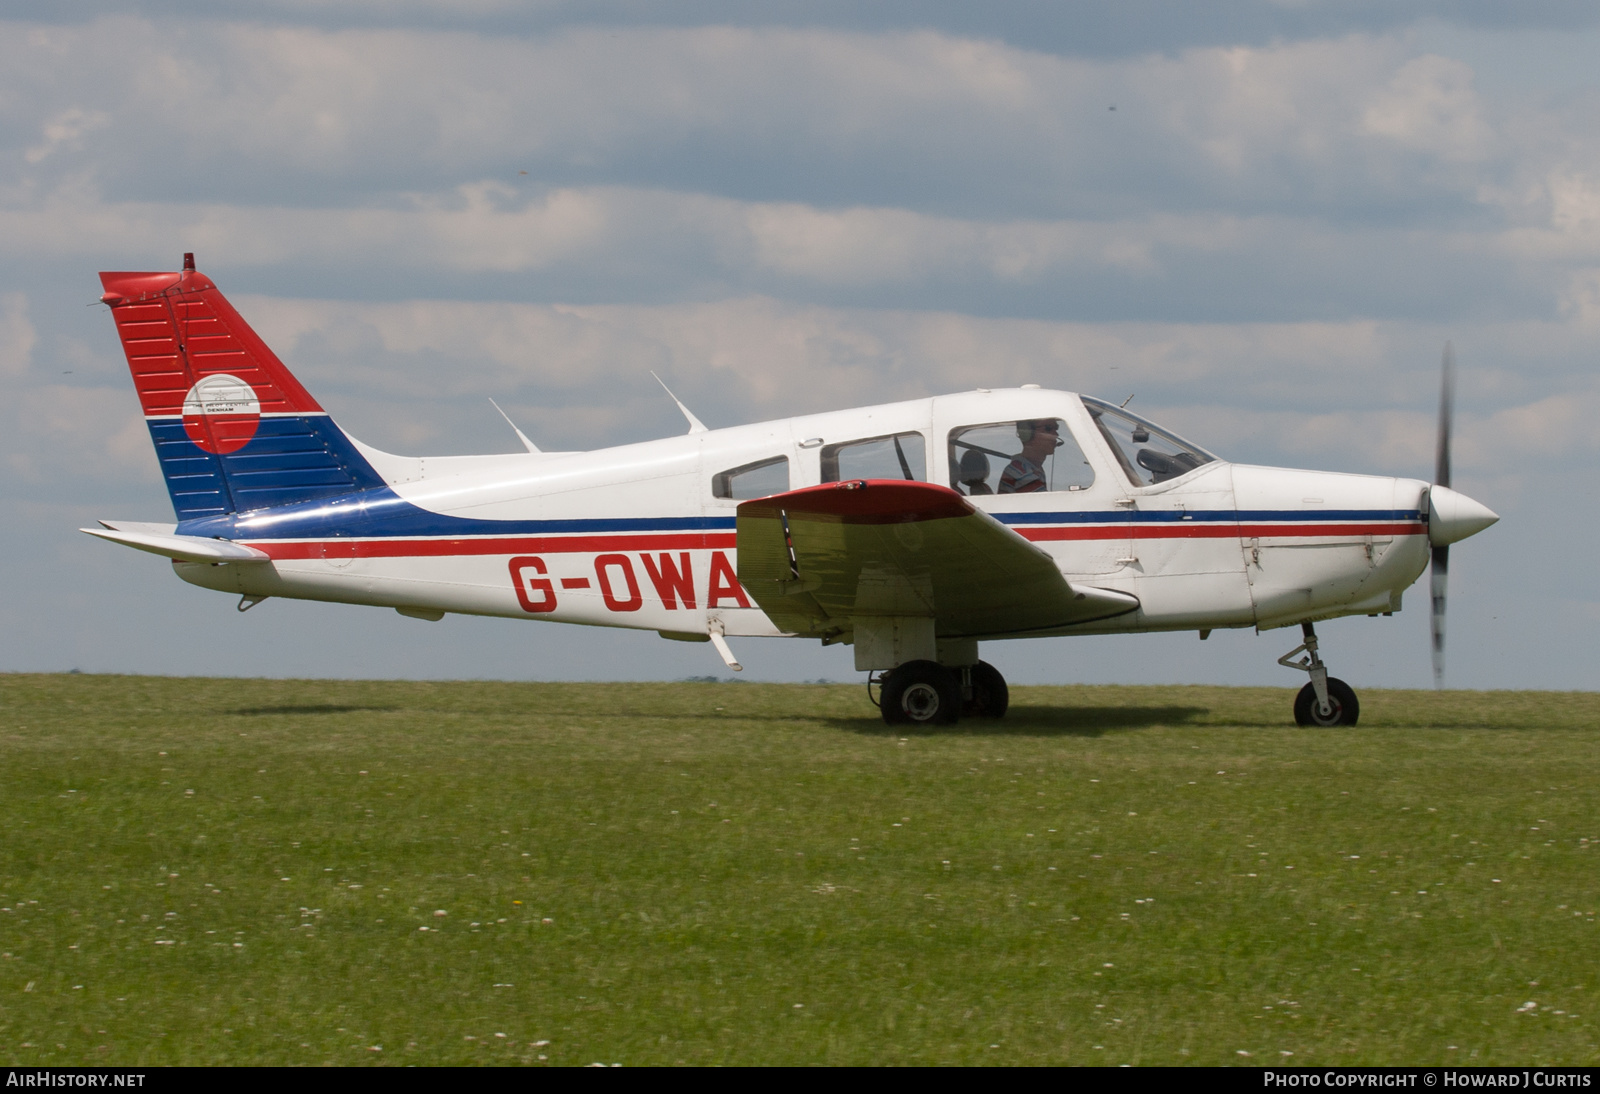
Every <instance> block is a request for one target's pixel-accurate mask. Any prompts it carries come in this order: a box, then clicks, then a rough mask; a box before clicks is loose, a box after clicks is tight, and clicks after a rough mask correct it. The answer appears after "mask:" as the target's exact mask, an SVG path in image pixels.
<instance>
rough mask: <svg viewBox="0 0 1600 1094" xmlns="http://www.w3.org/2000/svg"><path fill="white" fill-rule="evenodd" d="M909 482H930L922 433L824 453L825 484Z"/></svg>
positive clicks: (874, 439) (837, 447)
mask: <svg viewBox="0 0 1600 1094" xmlns="http://www.w3.org/2000/svg"><path fill="white" fill-rule="evenodd" d="M849 479H908V480H910V481H912V482H927V481H928V458H927V443H926V442H925V441H924V440H923V439H922V434H921V433H895V434H893V435H891V436H887V437H867V438H864V439H862V440H859V441H845V442H843V443H841V444H830V445H827V446H826V447H824V448H823V450H822V481H823V482H844V481H847V480H849Z"/></svg>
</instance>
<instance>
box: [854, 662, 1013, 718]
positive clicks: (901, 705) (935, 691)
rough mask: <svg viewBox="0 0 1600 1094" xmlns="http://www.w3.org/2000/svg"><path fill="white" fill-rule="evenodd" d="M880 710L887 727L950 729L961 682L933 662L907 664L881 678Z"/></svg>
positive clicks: (958, 712)
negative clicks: (887, 724) (937, 727)
mask: <svg viewBox="0 0 1600 1094" xmlns="http://www.w3.org/2000/svg"><path fill="white" fill-rule="evenodd" d="M997 675H998V674H997ZM881 707H882V710H883V720H884V721H885V722H887V723H889V724H890V725H908V724H909V725H924V726H926V725H951V724H952V723H954V722H955V721H956V719H957V718H959V717H961V680H960V678H959V677H957V676H956V674H955V673H953V672H951V671H950V670H949V669H947V668H945V667H944V666H943V665H940V664H938V663H937V662H934V661H907V662H906V663H905V664H903V665H901V666H900V667H899V668H895V669H890V670H889V672H888V673H887V674H886V675H885V676H884V678H883V698H882V701H881Z"/></svg>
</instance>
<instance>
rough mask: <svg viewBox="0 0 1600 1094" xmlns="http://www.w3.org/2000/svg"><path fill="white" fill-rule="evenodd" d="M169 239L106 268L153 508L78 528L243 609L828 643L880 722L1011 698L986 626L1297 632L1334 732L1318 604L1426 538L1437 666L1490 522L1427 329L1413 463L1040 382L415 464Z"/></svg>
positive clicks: (974, 710)
mask: <svg viewBox="0 0 1600 1094" xmlns="http://www.w3.org/2000/svg"><path fill="white" fill-rule="evenodd" d="M184 258H185V261H184V268H183V270H181V271H179V272H177V273H102V274H101V275H100V278H101V281H102V283H103V284H104V287H105V293H104V295H103V296H102V298H101V299H102V300H103V301H104V302H105V303H106V304H107V305H109V307H110V310H111V314H112V317H113V319H114V320H115V323H116V328H117V332H118V335H119V336H120V338H121V341H122V345H123V349H124V351H125V353H126V355H127V359H128V366H129V369H130V370H131V372H132V375H133V381H134V387H135V389H136V391H137V393H138V396H139V400H140V403H141V406H142V408H143V411H144V416H145V421H146V423H147V425H148V427H149V430H150V435H151V439H152V441H153V442H154V444H155V450H156V456H157V460H158V462H159V464H160V467H161V471H162V474H163V475H164V476H165V479H166V483H167V488H168V492H169V494H170V496H171V498H172V504H173V509H174V511H175V515H176V521H175V522H173V523H151V522H130V521H113V520H105V521H101V522H100V524H101V525H102V526H101V527H100V528H86V529H83V531H85V532H88V533H89V534H90V535H94V536H98V537H100V538H102V539H106V540H110V541H112V542H115V543H120V544H122V545H123V546H127V547H132V548H134V549H135V550H139V551H145V552H148V553H151V554H156V555H160V556H163V557H166V558H168V559H171V560H172V566H173V569H174V571H175V572H176V573H177V575H178V576H179V577H180V578H182V579H183V580H185V581H188V582H190V583H192V584H195V585H199V586H202V587H204V588H208V589H216V590H219V591H223V592H228V593H232V594H235V595H237V596H239V598H240V600H239V610H240V611H245V610H247V609H249V608H252V607H254V606H255V605H256V604H259V603H260V602H261V601H263V600H265V599H267V598H269V597H284V598H289V599H301V600H323V601H336V602H340V603H348V604H366V605H377V606H384V607H390V608H393V609H395V610H396V611H398V612H399V613H400V614H402V615H405V616H409V617H412V618H417V619H427V620H437V619H441V618H443V616H444V615H445V614H446V613H451V612H454V613H460V614H466V615H492V616H509V617H513V618H519V619H528V620H539V621H546V622H561V623H577V624H588V625H596V626H607V627H631V628H637V629H642V630H653V631H656V632H658V633H659V634H660V635H661V637H663V638H667V639H672V640H677V641H686V642H705V643H708V644H709V645H710V646H711V647H712V648H714V649H715V650H716V651H717V652H718V654H719V655H720V656H721V657H722V659H723V660H724V661H725V662H726V663H727V664H728V665H729V667H731V668H733V669H735V670H738V669H739V667H740V666H739V664H738V661H737V660H736V658H735V655H734V652H733V649H732V646H731V644H730V642H729V639H734V640H739V639H744V638H757V637H761V638H767V637H791V638H793V637H798V638H809V639H814V640H818V641H820V642H821V643H822V644H823V645H847V646H850V647H851V648H852V651H853V654H854V663H855V667H856V669H857V670H858V671H862V672H866V673H868V674H869V676H868V680H869V685H878V686H880V687H881V699H880V700H879V705H880V707H881V710H882V713H883V717H884V719H885V720H886V721H888V722H891V723H901V722H913V723H919V722H920V723H949V722H953V721H955V720H957V719H959V718H961V717H963V716H968V717H990V718H997V717H1001V716H1002V715H1004V714H1005V711H1006V706H1007V702H1008V697H1007V689H1006V683H1005V679H1004V677H1003V676H1002V675H1001V673H1000V672H999V671H998V670H997V669H995V668H994V667H993V666H992V665H990V664H989V663H988V662H986V661H983V660H980V658H979V648H980V644H981V643H987V642H995V641H999V640H1002V639H1021V638H1033V637H1045V636H1056V635H1094V634H1113V633H1129V632H1146V631H1179V630H1195V631H1198V632H1199V634H1200V637H1201V638H1202V639H1204V638H1206V637H1208V636H1209V635H1210V633H1211V631H1212V630H1213V629H1215V628H1218V627H1254V628H1256V629H1258V630H1268V629H1272V628H1278V627H1287V626H1296V625H1297V626H1299V627H1300V628H1301V633H1302V639H1303V640H1302V642H1301V643H1300V645H1299V646H1297V647H1296V648H1295V649H1294V650H1293V651H1291V652H1290V653H1288V654H1286V655H1284V657H1282V658H1280V659H1279V663H1280V664H1283V665H1285V666H1287V667H1290V668H1296V669H1300V670H1302V671H1304V672H1305V673H1307V675H1308V677H1309V680H1308V682H1307V683H1306V685H1305V687H1304V688H1302V689H1301V690H1300V693H1299V695H1298V696H1297V697H1296V700H1295V704H1294V716H1295V720H1296V721H1297V722H1299V723H1300V724H1302V725H1354V724H1355V723H1356V721H1357V719H1358V717H1359V715H1360V707H1359V703H1358V700H1357V698H1356V695H1355V692H1354V691H1353V690H1352V689H1351V688H1350V687H1349V686H1348V685H1347V684H1345V683H1344V682H1343V681H1341V680H1338V679H1336V678H1334V677H1331V676H1329V675H1328V670H1327V666H1326V665H1325V663H1324V662H1323V660H1322V658H1321V655H1320V652H1319V649H1318V641H1317V636H1316V630H1315V624H1316V623H1318V622H1320V621H1322V620H1325V619H1333V618H1337V617H1339V616H1347V615H1384V616H1386V615H1392V614H1393V613H1394V612H1397V611H1399V610H1400V607H1401V599H1402V595H1403V594H1404V592H1405V590H1406V589H1407V588H1409V587H1410V586H1411V585H1412V584H1413V583H1414V582H1415V581H1416V580H1417V578H1418V577H1420V576H1421V574H1422V571H1423V570H1424V569H1425V568H1427V567H1428V566H1429V563H1430V560H1431V564H1432V576H1431V586H1432V589H1431V591H1432V620H1433V648H1434V671H1435V678H1436V681H1437V680H1442V675H1443V653H1444V616H1445V587H1446V578H1447V574H1448V568H1449V549H1450V545H1451V544H1453V543H1456V542H1458V541H1460V540H1462V539H1465V538H1467V537H1468V536H1471V535H1474V534H1475V533H1477V532H1480V531H1482V530H1483V529H1485V528H1487V527H1488V526H1489V525H1491V524H1493V523H1494V522H1495V521H1496V520H1497V519H1498V518H1497V517H1496V516H1495V514H1494V513H1492V512H1490V511H1489V510H1488V509H1487V508H1485V507H1484V506H1482V505H1480V504H1479V503H1477V502H1475V501H1473V500H1472V499H1471V498H1468V497H1466V496H1464V495H1462V494H1459V493H1457V492H1456V491H1454V490H1452V489H1450V429H1451V409H1450V407H1451V391H1452V383H1453V381H1452V370H1453V365H1452V361H1451V350H1450V348H1449V347H1448V346H1447V347H1446V350H1445V365H1444V379H1443V390H1442V394H1441V399H1440V417H1439V442H1438V447H1437V466H1436V470H1435V475H1434V482H1433V483H1432V484H1429V483H1425V482H1422V481H1419V480H1417V479H1409V478H1397V477H1388V476H1373V475H1348V474H1337V473H1332V472H1323V471H1300V470H1292V469H1287V468H1275V467H1255V466H1250V465H1246V464H1235V463H1230V462H1228V461H1227V460H1224V459H1221V458H1219V457H1217V456H1216V455H1214V454H1212V453H1211V452H1209V451H1207V450H1205V449H1203V448H1201V447H1199V446H1198V445H1195V444H1193V443H1191V442H1189V441H1187V440H1185V439H1184V438H1182V437H1179V436H1178V435H1177V434H1175V433H1172V432H1171V431H1169V430H1165V429H1163V428H1161V427H1160V426H1158V425H1156V424H1155V423H1153V422H1150V421H1147V420H1145V419H1144V418H1142V417H1140V416H1139V415H1136V414H1133V413H1130V412H1129V411H1128V410H1126V409H1125V407H1119V406H1116V405H1114V404H1112V403H1108V402H1103V401H1101V400H1099V399H1095V398H1092V397H1090V396H1086V395H1077V394H1073V393H1071V392H1065V391H1049V390H1044V389H1041V388H1039V387H1038V386H1037V385H1025V386H1024V387H1021V388H1012V389H1004V390H1002V389H994V390H988V389H980V390H977V391H970V392H964V393H960V394H953V395H945V396H940V397H937V398H933V399H919V400H913V401H909V402H902V403H893V404H888V405H884V406H874V407H863V408H857V409H850V410H838V411H832V412H828V413H823V414H813V415H807V416H803V417H796V418H787V419H783V420H779V421H771V422H761V423H757V424H754V425H745V426H736V427H733V428H728V429H708V428H706V427H705V426H704V425H702V424H701V423H700V421H699V419H697V418H695V416H694V415H693V414H692V413H690V411H689V410H688V408H687V407H685V406H684V405H683V404H682V403H681V402H678V401H677V399H676V397H675V396H674V397H673V401H674V402H675V403H677V405H678V408H679V409H680V410H682V412H683V414H684V416H685V418H686V419H687V421H688V423H689V431H688V433H687V434H685V435H682V436H678V437H669V438H665V439H661V440H655V441H646V442H642V443H639V444H630V445H623V446H620V447H615V448H605V449H597V450H594V451H589V452H545V451H541V450H540V449H539V448H538V447H537V446H536V445H535V444H534V442H533V441H532V440H530V439H529V438H527V437H526V436H524V435H523V434H522V432H521V431H520V430H517V437H518V439H519V441H520V443H521V446H522V448H523V449H524V451H521V452H517V453H514V454H510V455H486V456H463V457H447V458H427V459H419V458H414V457H406V456H395V455H391V454H389V453H386V452H381V451H378V450H377V449H374V448H371V447H369V446H367V445H364V444H362V443H361V442H359V441H357V440H355V439H354V438H352V437H350V436H349V435H348V434H346V433H344V431H343V430H341V429H340V428H339V427H338V426H337V425H336V424H335V423H334V422H333V420H332V419H331V418H330V417H329V416H328V414H327V412H326V411H325V410H323V409H322V407H321V406H320V405H319V404H318V403H317V402H316V400H315V399H314V398H312V396H311V394H310V393H309V392H308V391H306V389H305V388H304V387H302V386H301V384H300V383H299V381H297V380H296V379H295V377H294V376H293V374H292V373H290V371H289V370H288V369H287V368H286V367H285V366H284V364H283V363H282V362H281V361H280V360H278V358H277V357H276V356H275V355H274V354H273V352H272V351H271V350H270V349H269V348H268V347H267V346H266V344H265V343H264V342H262V340H261V339H260V338H259V337H257V335H256V334H255V332H254V331H253V330H251V328H250V327H249V325H248V324H247V323H246V322H245V321H244V319H243V318H242V317H241V316H240V315H239V313H238V312H236V311H235V310H234V309H233V307H232V306H231V305H230V304H229V303H228V301H227V300H226V299H225V298H224V297H223V295H222V294H221V293H220V292H219V291H218V290H217V288H216V286H215V285H214V284H213V283H212V281H211V280H210V279H209V278H207V277H206V276H205V275H204V274H202V273H200V272H198V271H197V270H196V269H195V267H194V262H193V256H192V255H185V256H184ZM668 394H669V395H670V394H671V393H670V392H668ZM496 409H498V407H497V408H496ZM507 420H508V422H509V419H507ZM512 428H513V429H514V430H515V429H516V427H515V426H514V425H513V426H512ZM869 690H870V688H869Z"/></svg>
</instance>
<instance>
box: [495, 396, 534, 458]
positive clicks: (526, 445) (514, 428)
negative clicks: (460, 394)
mask: <svg viewBox="0 0 1600 1094" xmlns="http://www.w3.org/2000/svg"><path fill="white" fill-rule="evenodd" d="M489 405H490V406H492V407H494V408H495V409H496V410H500V404H499V403H497V402H495V401H494V400H493V399H490V400H489ZM500 417H502V418H504V419H505V420H506V425H508V426H510V427H511V432H513V433H515V434H516V435H517V440H519V441H521V442H522V447H523V448H526V449H527V450H528V451H529V452H533V453H535V454H537V453H538V451H539V446H538V445H536V444H534V443H533V442H532V441H530V440H528V435H527V434H526V433H524V432H523V431H522V430H520V429H518V428H517V423H516V422H513V421H512V420H511V415H509V414H507V413H506V412H505V411H503V410H500Z"/></svg>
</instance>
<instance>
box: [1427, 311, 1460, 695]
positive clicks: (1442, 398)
mask: <svg viewBox="0 0 1600 1094" xmlns="http://www.w3.org/2000/svg"><path fill="white" fill-rule="evenodd" d="M1439 371H1440V373H1441V377H1440V381H1439V435H1438V438H1437V440H1436V441H1435V444H1434V451H1433V485H1434V486H1436V487H1443V488H1444V489H1445V490H1446V491H1448V490H1449V489H1450V427H1451V423H1452V419H1453V418H1454V416H1455V383H1456V377H1455V373H1456V352H1455V349H1454V348H1453V347H1452V346H1451V345H1450V343H1449V342H1446V343H1445V344H1444V362H1443V363H1442V365H1441V366H1440V370H1439ZM1428 507H1429V510H1430V513H1429V516H1430V518H1431V517H1432V516H1433V514H1434V512H1436V511H1437V506H1436V505H1435V504H1434V497H1433V491H1432V490H1430V491H1429V492H1428ZM1449 581H1450V545H1449V544H1448V543H1436V544H1435V546H1434V548H1433V565H1432V570H1431V573H1430V575H1429V580H1428V584H1429V586H1430V590H1429V591H1430V592H1431V593H1432V596H1433V615H1432V620H1431V624H1432V631H1433V686H1434V687H1435V688H1439V687H1443V686H1444V608H1445V587H1446V586H1447V585H1448V584H1449Z"/></svg>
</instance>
